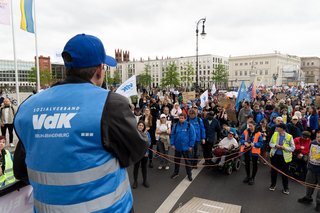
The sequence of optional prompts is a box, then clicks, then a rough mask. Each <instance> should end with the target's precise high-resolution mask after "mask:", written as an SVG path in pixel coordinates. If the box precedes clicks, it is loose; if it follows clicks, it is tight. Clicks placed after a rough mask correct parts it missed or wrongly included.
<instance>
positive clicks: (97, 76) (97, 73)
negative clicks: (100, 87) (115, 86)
mask: <svg viewBox="0 0 320 213" xmlns="http://www.w3.org/2000/svg"><path fill="white" fill-rule="evenodd" d="M102 70H103V65H102V64H101V65H100V66H99V67H98V69H97V70H96V73H95V75H96V76H95V77H96V78H97V79H100V78H101V76H102V75H101V72H102Z"/></svg>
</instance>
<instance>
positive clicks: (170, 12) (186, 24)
mask: <svg viewBox="0 0 320 213" xmlns="http://www.w3.org/2000/svg"><path fill="white" fill-rule="evenodd" d="M13 3H14V17H15V18H14V21H15V26H14V27H15V32H16V47H17V48H16V49H17V56H18V58H20V59H25V60H33V58H34V55H35V47H34V46H35V45H34V36H33V34H30V33H26V32H24V31H21V30H20V29H19V21H20V20H19V19H20V14H19V5H18V4H19V3H18V2H16V1H14V2H13ZM319 6H320V2H319V1H317V0H309V1H308V2H306V1H302V0H283V1H277V0H259V1H256V0H242V1H238V0H225V1H212V0H198V1H194V0H184V1H178V0H162V1H156V0H136V1H130V0H118V1H101V0H100V1H98V0H91V1H87V0H70V1H65V0H55V1H36V8H37V24H38V26H37V29H38V46H39V47H38V49H39V55H50V56H52V57H53V56H54V55H55V53H56V52H59V51H60V52H61V51H62V49H63V46H64V45H65V43H66V42H67V40H68V39H70V38H71V37H72V36H74V35H75V34H77V33H88V34H93V35H96V36H98V37H99V38H100V39H101V40H102V41H103V42H104V44H105V46H106V49H107V52H108V54H111V55H112V54H113V53H114V50H115V49H118V48H121V49H123V50H129V51H130V56H131V59H132V58H136V59H140V57H143V58H144V59H146V58H147V57H148V56H150V57H151V58H155V57H156V56H158V57H159V58H161V57H162V56H164V57H167V56H170V57H179V56H188V55H195V29H196V22H197V20H199V19H200V18H203V17H206V18H207V21H206V23H205V29H206V32H207V36H206V38H205V39H199V54H215V55H222V56H229V55H242V54H255V53H269V52H272V51H274V50H279V51H281V52H283V53H289V54H295V55H299V56H305V55H315V56H317V55H319V49H320V44H319V42H318V40H319V39H318V38H319V37H320V21H319V12H318V9H317V8H319ZM0 39H1V43H0V47H1V49H2V51H1V52H0V58H7V59H13V50H12V36H11V28H10V27H7V26H0Z"/></svg>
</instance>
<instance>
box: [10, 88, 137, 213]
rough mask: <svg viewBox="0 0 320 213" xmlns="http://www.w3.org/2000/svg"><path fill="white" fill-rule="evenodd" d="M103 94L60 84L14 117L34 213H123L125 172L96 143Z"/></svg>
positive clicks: (128, 202)
mask: <svg viewBox="0 0 320 213" xmlns="http://www.w3.org/2000/svg"><path fill="white" fill-rule="evenodd" d="M107 97H108V92H107V91H106V90H104V89H102V88H99V87H97V86H94V85H93V84H90V83H82V84H64V85H59V86H54V87H52V88H50V89H47V90H44V91H43V92H41V93H39V94H36V95H34V96H31V97H30V98H29V99H27V100H26V101H25V102H24V103H23V104H22V105H21V106H20V107H19V110H18V112H17V114H16V117H15V121H14V125H15V130H16V132H17V134H18V136H19V138H20V140H21V142H22V143H23V145H24V147H25V150H26V164H27V169H28V175H29V180H30V183H31V185H32V186H33V189H34V206H35V209H36V212H41V213H42V212H50V213H56V212H64V213H88V212H99V213H100V212H101V213H102V212H129V211H130V210H131V209H132V203H133V200H132V193H131V189H130V183H129V179H128V174H127V171H126V169H124V168H121V167H120V166H119V162H118V160H117V159H116V158H115V157H113V155H112V154H111V153H108V152H107V151H106V150H105V149H104V148H103V145H102V141H101V117H102V112H103V108H104V105H105V103H106V99H107Z"/></svg>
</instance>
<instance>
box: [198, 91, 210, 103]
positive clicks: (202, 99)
mask: <svg viewBox="0 0 320 213" xmlns="http://www.w3.org/2000/svg"><path fill="white" fill-rule="evenodd" d="M208 99H209V97H208V90H206V91H205V92H204V93H202V95H201V96H200V100H201V104H200V106H201V107H205V106H206V102H207V101H208Z"/></svg>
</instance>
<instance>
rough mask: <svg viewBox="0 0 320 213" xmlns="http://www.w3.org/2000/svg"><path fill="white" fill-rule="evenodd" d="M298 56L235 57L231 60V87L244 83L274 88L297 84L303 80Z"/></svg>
mask: <svg viewBox="0 0 320 213" xmlns="http://www.w3.org/2000/svg"><path fill="white" fill-rule="evenodd" d="M300 66H301V60H300V58H299V57H298V56H292V55H287V54H286V55H285V54H281V53H279V52H275V53H271V54H259V55H246V56H235V57H230V58H229V86H231V87H232V86H240V84H241V82H242V81H245V83H246V84H247V85H249V84H250V83H251V82H252V81H253V80H255V79H256V80H257V85H264V86H272V85H278V86H279V85H284V84H297V83H298V82H299V81H301V80H302V78H303V76H304V75H303V72H302V70H301V69H300Z"/></svg>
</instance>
